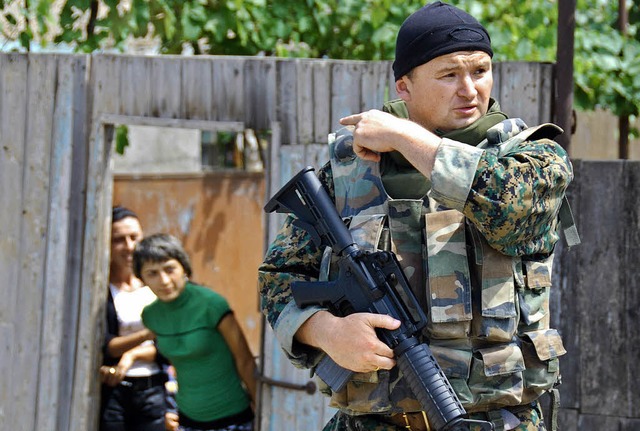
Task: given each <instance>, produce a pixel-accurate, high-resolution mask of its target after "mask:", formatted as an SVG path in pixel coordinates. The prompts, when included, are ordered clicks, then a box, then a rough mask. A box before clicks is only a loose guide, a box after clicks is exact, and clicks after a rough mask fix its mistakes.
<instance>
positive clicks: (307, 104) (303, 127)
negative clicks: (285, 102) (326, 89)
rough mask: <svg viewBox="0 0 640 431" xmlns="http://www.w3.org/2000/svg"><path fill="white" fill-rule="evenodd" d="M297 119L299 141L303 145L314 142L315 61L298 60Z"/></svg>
mask: <svg viewBox="0 0 640 431" xmlns="http://www.w3.org/2000/svg"><path fill="white" fill-rule="evenodd" d="M296 63H297V76H296V82H297V88H298V99H297V118H298V139H297V142H298V143H300V144H303V145H306V144H310V143H312V142H313V138H314V136H313V130H314V129H313V127H314V124H313V120H314V116H313V112H314V108H315V104H314V98H313V63H314V62H313V61H309V60H298V61H297V62H296Z"/></svg>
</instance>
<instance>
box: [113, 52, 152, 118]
mask: <svg viewBox="0 0 640 431" xmlns="http://www.w3.org/2000/svg"><path fill="white" fill-rule="evenodd" d="M117 63H119V65H118V66H117V70H118V71H119V74H120V90H119V91H120V95H119V99H120V103H119V110H118V113H119V114H123V115H137V116H148V115H150V114H151V79H149V78H150V77H151V57H137V56H129V55H120V56H118V57H117Z"/></svg>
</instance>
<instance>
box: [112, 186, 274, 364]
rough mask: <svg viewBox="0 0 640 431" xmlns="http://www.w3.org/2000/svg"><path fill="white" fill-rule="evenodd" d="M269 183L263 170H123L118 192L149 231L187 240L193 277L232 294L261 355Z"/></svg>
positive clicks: (121, 201)
mask: <svg viewBox="0 0 640 431" xmlns="http://www.w3.org/2000/svg"><path fill="white" fill-rule="evenodd" d="M264 187H265V181H264V175H263V174H249V173H207V174H192V175H163V176H157V175H145V176H124V175H118V176H117V177H116V178H115V179H114V194H113V203H114V204H118V205H124V206H126V207H128V208H131V209H132V210H134V211H135V212H136V213H137V214H138V216H139V217H140V221H141V223H142V226H143V229H144V232H145V234H147V235H148V234H152V233H157V232H165V233H170V234H172V235H175V236H176V237H178V238H179V239H180V240H181V241H182V242H183V244H184V247H185V249H186V251H187V252H188V254H189V256H190V258H191V263H192V266H193V277H192V279H193V280H194V281H195V282H197V283H201V284H204V285H206V286H208V287H210V288H212V289H214V290H215V291H217V292H219V293H220V294H222V295H223V296H224V297H225V298H227V300H228V301H229V303H230V304H231V307H232V308H233V309H234V311H235V313H236V316H237V317H238V320H239V322H240V325H241V326H242V329H243V330H244V331H245V334H246V336H247V340H248V341H249V345H250V347H251V350H252V351H253V353H254V354H255V355H256V356H257V355H258V353H259V345H260V322H261V319H260V312H259V309H258V291H257V267H258V265H259V264H260V262H261V261H262V258H263V250H264V244H263V241H264V239H263V231H264V230H263V229H264V228H263V214H262V213H263V211H262V207H263V205H264Z"/></svg>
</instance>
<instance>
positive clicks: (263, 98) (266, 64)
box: [244, 58, 277, 130]
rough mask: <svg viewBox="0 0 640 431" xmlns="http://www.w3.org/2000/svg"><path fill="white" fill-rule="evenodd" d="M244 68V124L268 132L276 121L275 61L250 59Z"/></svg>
mask: <svg viewBox="0 0 640 431" xmlns="http://www.w3.org/2000/svg"><path fill="white" fill-rule="evenodd" d="M244 68H245V69H244V88H245V92H244V105H245V108H244V112H245V115H244V121H245V124H246V125H247V127H249V128H252V129H254V130H268V129H269V127H270V125H271V122H272V121H275V120H276V98H277V97H276V60H274V59H272V58H252V59H249V60H247V61H246V62H245V65H244Z"/></svg>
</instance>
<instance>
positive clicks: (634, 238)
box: [620, 161, 640, 430]
mask: <svg viewBox="0 0 640 431" xmlns="http://www.w3.org/2000/svg"><path fill="white" fill-rule="evenodd" d="M623 174H624V189H623V191H622V193H623V196H624V199H625V201H624V209H623V211H622V214H621V225H622V232H621V233H622V239H621V241H622V244H621V250H620V253H621V256H622V265H623V266H622V268H623V269H626V270H623V271H622V286H623V289H624V296H623V299H624V302H623V303H622V304H621V307H622V309H621V310H620V316H622V319H623V322H624V323H623V325H624V328H623V330H624V333H623V340H624V341H625V351H624V356H625V357H626V358H627V361H626V365H627V370H626V376H625V377H624V381H625V382H629V384H628V386H627V388H626V389H627V393H626V394H622V396H623V397H624V398H626V401H627V405H626V412H625V415H626V416H628V417H639V415H638V405H640V390H638V386H637V384H636V383H635V382H636V381H637V379H638V376H640V361H639V360H638V359H639V358H640V278H639V277H638V273H639V272H640V271H638V263H639V262H640V205H639V204H638V202H640V162H639V161H626V162H625V163H624V170H623ZM629 269H632V270H631V271H629ZM635 424H636V425H637V426H640V423H639V422H638V421H636V422H635ZM626 429H629V430H631V429H633V428H631V427H629V428H626ZM635 429H639V428H637V427H636V428H635Z"/></svg>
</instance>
